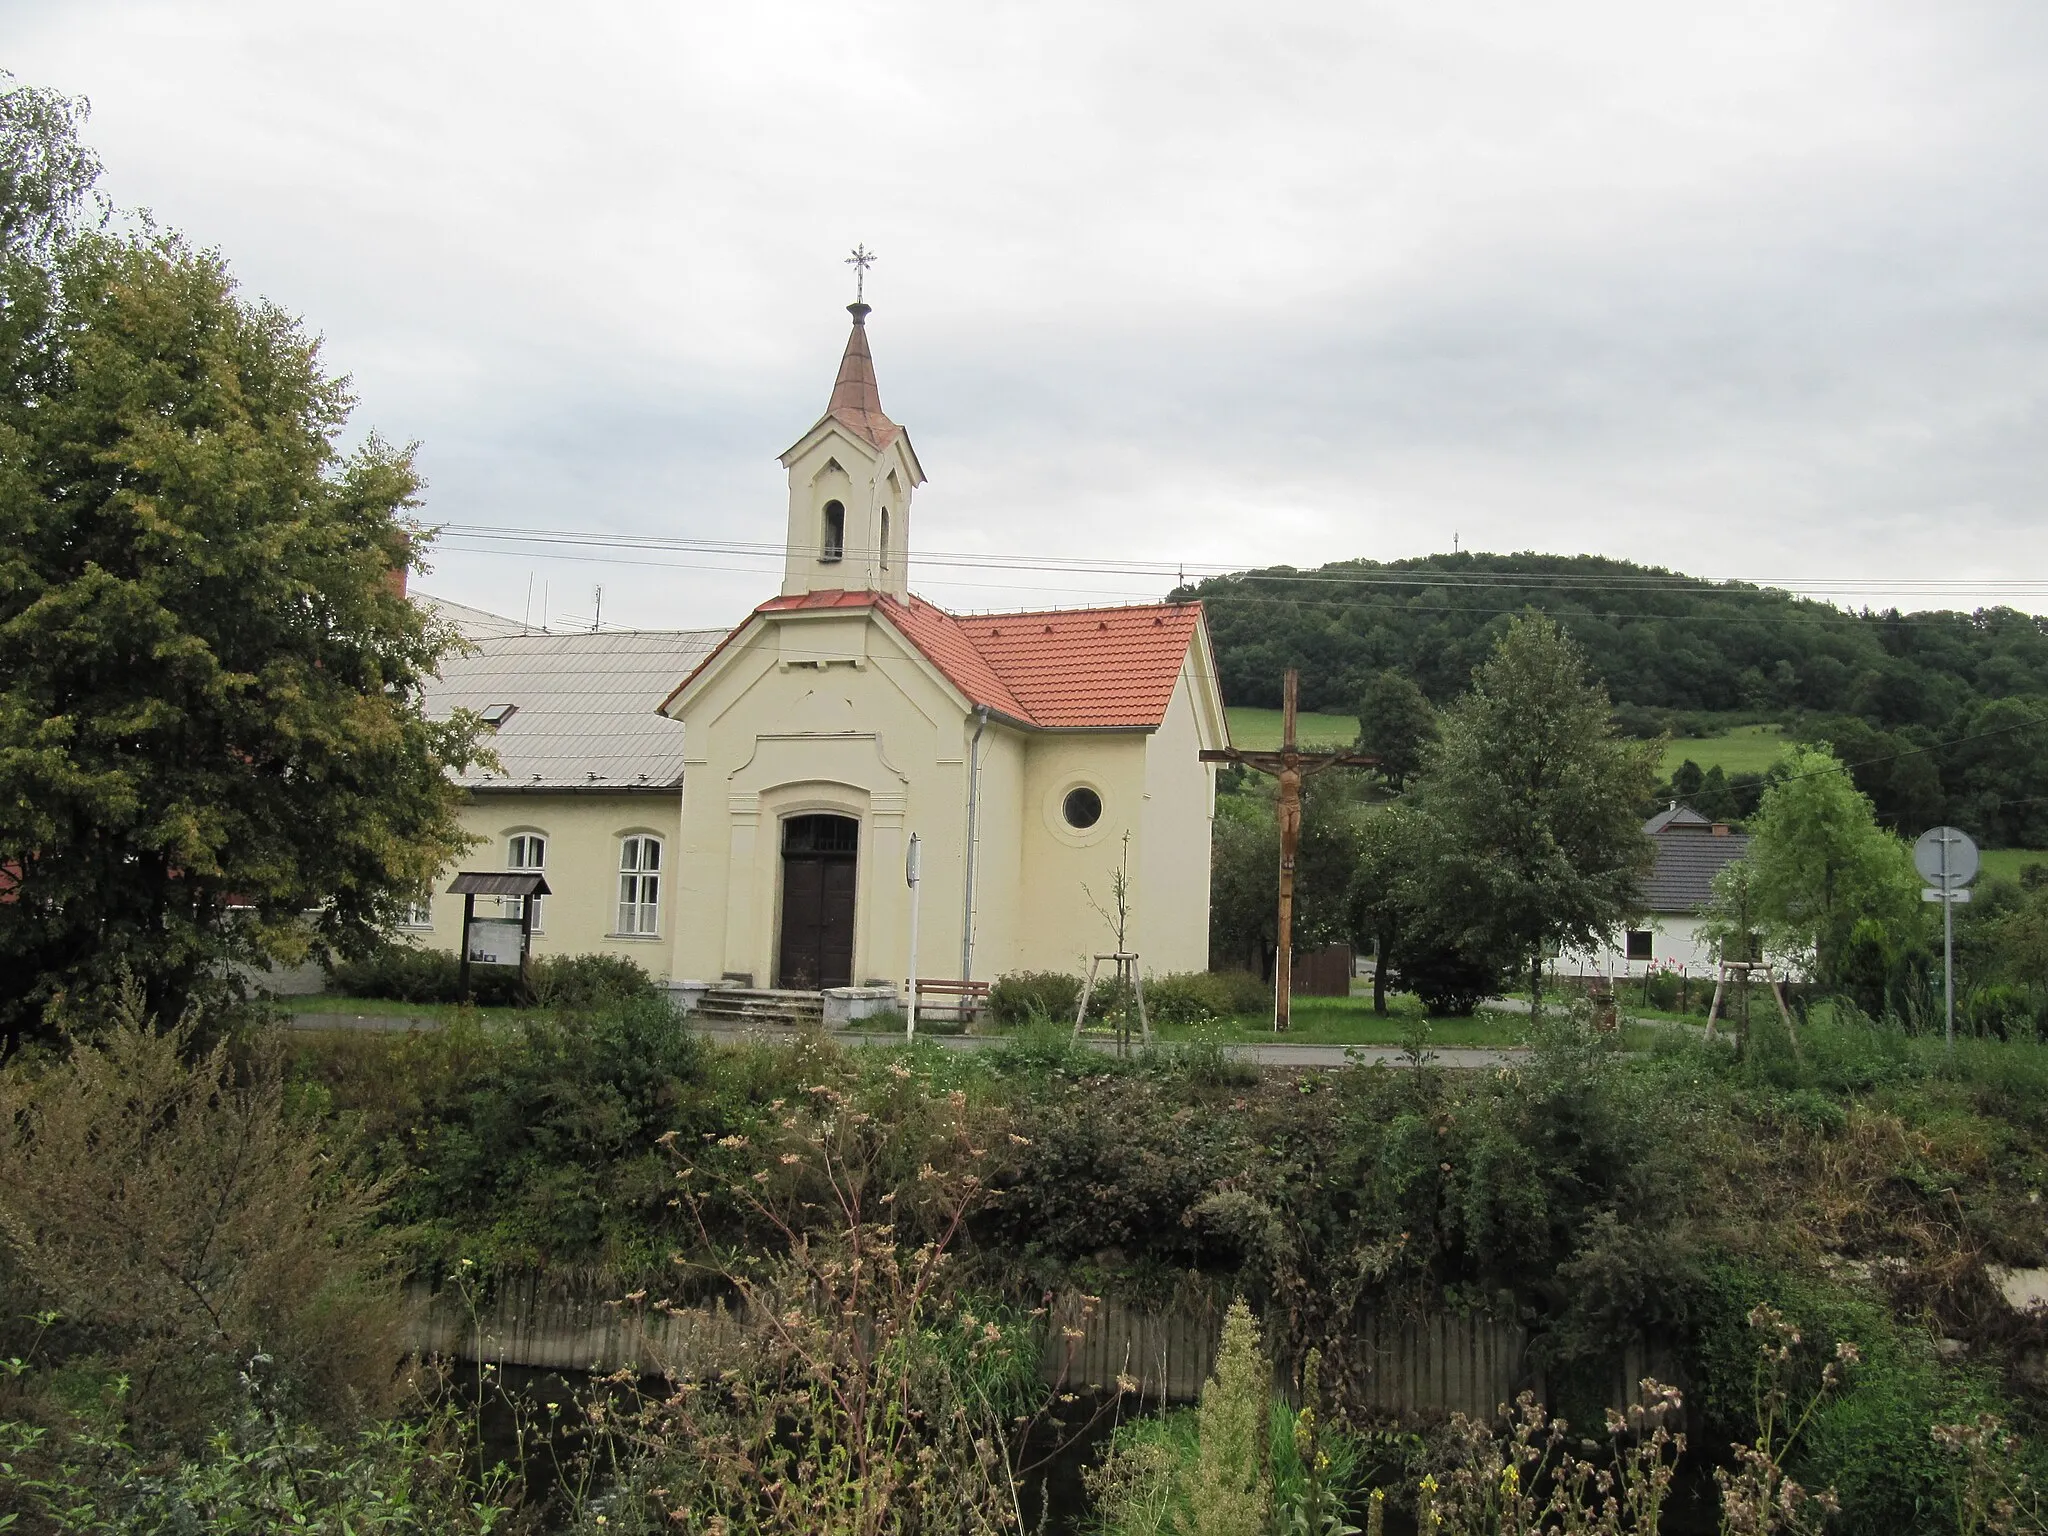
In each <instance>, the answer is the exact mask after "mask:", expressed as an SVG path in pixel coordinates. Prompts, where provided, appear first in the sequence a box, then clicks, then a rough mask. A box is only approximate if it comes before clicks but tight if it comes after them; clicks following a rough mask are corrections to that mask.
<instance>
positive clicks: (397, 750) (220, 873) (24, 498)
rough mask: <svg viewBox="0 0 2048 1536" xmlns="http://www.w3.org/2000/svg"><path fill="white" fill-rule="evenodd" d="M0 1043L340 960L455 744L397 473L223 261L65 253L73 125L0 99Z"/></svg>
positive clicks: (410, 862)
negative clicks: (105, 999) (3, 1036)
mask: <svg viewBox="0 0 2048 1536" xmlns="http://www.w3.org/2000/svg"><path fill="white" fill-rule="evenodd" d="M0 104H4V105H0V125H4V126H0V151H4V153H5V154H6V155H7V157H8V164H7V167H6V169H5V170H4V172H0V194H4V195H5V196H6V197H8V198H10V199H12V200H13V201H12V203H11V204H10V205H9V206H8V207H6V208H5V209H0V234H4V236H5V238H6V241H7V244H6V246H5V248H4V251H0V883H4V885H5V889H4V891H0V1029H5V1030H7V1031H9V1032H17V1031H19V1030H21V1029H23V1028H27V1027H33V1026H34V1024H35V1022H36V1020H37V1019H38V1018H39V1017H40V1016H41V1014H42V1012H43V1009H44V1007H45V1005H46V1004H47V1003H48V1002H49V1001H50V1000H52V999H53V998H54V997H56V996H57V995H58V994H60V993H68V994H71V995H73V996H77V995H79V994H81V993H90V992H94V991H104V990H106V989H108V988H110V987H112V986H114V985H115V984H117V982H118V981H119V979H120V978H121V977H122V976H123V975H128V976H132V977H133V978H134V979H135V980H136V982H138V983H139V984H140V985H141V986H142V988H143V989H144V994H145V997H146V1001H147V1006H148V1007H149V1008H150V1009H151V1010H152V1011H155V1012H158V1013H160V1014H174V1013H176V1012H177V1011H178V1010H180V1009H181V1008H182V1007H183V1006H184V1004H185V1003H186V1002H187V1001H188V1000H189V999H191V998H192V997H193V996H194V994H195V993H196V992H199V991H201V990H205V989H209V988H215V987H223V986H227V985H230V984H231V978H232V974H233V966H234V964H235V962H249V963H258V964H260V963H263V962H265V961H268V960H273V959H290V958H293V957H295V956H296V955H299V954H302V953H303V952H304V950H305V947H306V944H307V942H308V941H309V939H317V940H319V941H324V942H326V943H327V944H330V945H333V946H335V947H338V948H341V949H343V950H348V949H351V948H355V947H358V946H360V945H363V944H365V943H367V942H369V940H370V939H371V937H372V936H373V935H374V934H375V933H376V932H377V931H379V930H380V929H382V928H385V927H388V925H389V924H390V923H391V921H392V920H393V919H394V917H395V916H396V914H397V912H398V911H399V909H400V907H401V906H402V905H403V904H404V903H406V902H408V901H410V900H411V899H412V898H413V897H414V895H415V894H416V893H417V892H418V891H419V889H420V888H421V887H422V886H423V885H424V884H425V882H426V881H428V880H429V879H430V878H431V877H432V876H433V874H434V872H435V871H436V870H437V869H438V868H439V867H440V866H441V865H442V863H443V862H445V861H446V860H447V859H448V858H449V857H450V856H451V855H452V854H453V853H454V852H455V851H456V850H457V849H458V848H459V847H460V845H461V833H460V829H459V826H458V824H457V821H456V807H457V804H458V793H459V791H458V790H457V789H456V787H455V786H454V785H453V783H452V782H451V779H450V775H449V769H450V768H451V767H453V766H457V765H460V764H462V763H464V762H466V761H467V759H468V757H469V755H470V753H471V751H472V742H473V740H474V737H475V727H474V724H473V722H469V721H466V720H457V721H454V722H448V723H438V724H437V723H434V722H430V721H428V720H426V719H425V718H424V717H423V714H422V710H421V690H422V685H423V683H424V681H425V679H426V678H427V677H428V676H429V674H430V672H431V670H432V668H433V667H434V665H435V663H436V659H437V657H438V656H439V655H440V654H441V652H442V651H443V650H444V648H445V647H446V646H447V645H449V644H451V643H453V636H452V635H450V634H448V633H446V632H444V631H442V630H440V629H438V628H437V627H435V626H433V625H430V624H429V623H427V622H426V621H425V620H424V619H423V617H422V615H421V613H420V612H419V610H418V609H416V608H415V607H414V606H413V605H412V604H410V603H408V602H407V601H406V600H405V598H404V597H403V595H402V593H401V590H400V583H399V582H398V581H397V580H396V579H395V578H396V576H397V573H399V572H401V571H403V570H404V569H405V568H407V567H408V566H409V565H410V564H411V563H412V562H413V561H414V560H415V559H416V553H417V544H416V542H415V541H414V529H413V527H412V524H411V521H410V518H409V516H408V513H409V509H410V508H411V507H412V506H413V505H414V504H415V497H416V493H417V491H418V489H419V479H418V476H417V474H416V473H415V471H414V468H413V463H412V456H411V453H410V452H409V451H408V450H401V449H394V448H391V447H389V446H387V445H385V444H384V443H382V442H380V441H378V440H377V439H376V438H374V437H372V438H370V439H368V440H367V441H365V442H364V443H363V444H362V445H361V446H360V447H358V448H356V449H355V450H354V451H353V452H349V453H344V452H343V451H342V450H341V448H340V446H339V438H340V436H341V433H342V431H343V429H344V427H345V425H346V423H347V421H348V417H349V411H350V407H351V405H352V403H353V402H352V400H351V398H350V396H349V393H348V390H347V387H346V384H345V382H344V381H342V380H339V379H336V378H333V377H331V376H329V375H328V374H327V373H326V372H325V371H324V370H323V369H322V367H321V365H320V361H319V358H318V355H317V347H316V344H315V342H314V341H313V340H312V339H311V338H309V337H308V336H306V335H305V333H304V332H303V331H302V330H301V329H300V327H299V326H298V324H297V323H296V322H295V321H294V320H293V319H292V318H291V317H289V316H288V315H286V314H285V313H284V312H282V311H281V310H279V309H277V308H276V307H275V306H273V305H270V304H267V303H262V302H255V301H251V300H248V299H245V298H244V297H243V296H242V295H240V294H239V293H238V292H237V291H236V288H235V284H234V281H233V279H232V278H231V277H230V275H229V273H228V270H227V268H226V266H225V264H224V263H223V262H222V260H221V259H220V258H219V257H218V256H216V255H214V254H213V253H211V252H202V251H195V250H194V249H192V248H191V247H190V246H189V245H187V244H186V243H185V242H184V241H182V240H180V239H179V238H177V237H176V236H174V235H169V234H165V233H161V232H159V231H156V230H154V229H153V228H150V227H148V226H147V225H143V226H141V227H129V228H110V227H107V226H105V225H104V224H103V225H102V226H101V227H97V228H84V227H80V221H78V220H76V219H75V218H72V217H70V216H69V215H70V212H71V210H72V209H74V208H75V207H76V206H77V205H78V203H79V200H80V199H81V198H82V197H83V196H84V195H85V194H86V193H87V191H88V190H89V187H90V180H91V175H90V173H91V170H92V164H91V161H90V158H89V156H85V155H84V152H83V151H80V150H78V148H77V146H76V144H75V139H74V136H73V130H74V128H75V124H76V122H77V119H78V115H79V113H78V109H77V108H76V107H75V106H70V105H68V104H65V103H63V102H62V101H61V99H57V98H52V97H50V96H49V95H48V93H36V92H26V93H25V92H23V91H21V90H19V89H17V90H15V91H13V92H10V93H8V94H7V95H5V96H0Z"/></svg>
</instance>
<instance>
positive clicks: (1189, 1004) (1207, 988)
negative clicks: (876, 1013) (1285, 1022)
mask: <svg viewBox="0 0 2048 1536" xmlns="http://www.w3.org/2000/svg"><path fill="white" fill-rule="evenodd" d="M1125 1001H1126V999H1125V997H1124V989H1123V988H1122V987H1120V986H1119V985H1118V984H1117V982H1116V981H1115V980H1114V978H1110V979H1105V978H1103V977H1101V976H1097V977H1096V978H1095V991H1094V993H1093V994H1092V995H1091V996H1090V998H1089V1001H1088V1011H1089V1013H1090V1014H1091V1015H1102V1016H1108V1015H1111V1014H1114V1013H1115V1012H1116V1011H1117V1010H1119V1009H1120V1008H1122V1007H1123V1006H1124V1003H1125ZM988 1002H989V1013H990V1014H991V1015H992V1016H993V1017H994V1018H995V1020H996V1022H997V1023H999V1024H1029V1023H1034V1022H1038V1021H1041V1020H1061V1019H1065V1020H1071V1019H1072V1018H1073V1017H1074V1010H1075V1009H1076V1008H1078V1007H1079V1006H1080V1002H1081V978H1080V977H1079V976H1070V975H1068V974H1066V973H1065V972H1064V971H1014V972H1012V973H1011V974H1009V975H1007V976H1002V977H998V978H997V980H996V982H995V984H994V985H993V986H991V987H990V988H989V993H988ZM1272 1006H1273V989H1272V988H1271V987H1268V986H1267V985H1266V984H1265V983H1264V982H1262V981H1260V980H1259V979H1258V977H1256V976H1253V975H1252V974H1250V973H1249V972H1247V971H1173V972H1169V973H1168V974H1166V975H1164V976H1148V977H1146V978H1145V1011H1146V1014H1147V1015H1148V1016H1149V1017H1150V1018H1151V1020H1152V1022H1153V1023H1155V1024H1200V1023H1204V1022H1206V1021H1208V1020H1210V1019H1228V1018H1232V1017H1235V1016H1237V1015H1239V1014H1263V1013H1266V1012H1268V1011H1269V1010H1270V1009H1271V1008H1272Z"/></svg>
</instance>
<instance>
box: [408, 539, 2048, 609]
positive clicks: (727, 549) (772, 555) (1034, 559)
mask: <svg viewBox="0 0 2048 1536" xmlns="http://www.w3.org/2000/svg"><path fill="white" fill-rule="evenodd" d="M438 531H439V532H441V533H445V534H449V535H452V536H455V537H459V538H465V539H473V540H484V541H491V542H507V543H521V544H568V545H584V546H597V547H604V548H615V549H639V550H655V551H660V552H664V553H677V554H727V555H742V556H751V557H755V558H759V559H763V560H778V561H779V560H781V559H783V558H784V557H785V555H786V554H787V553H788V552H789V551H790V550H792V549H794V551H795V552H796V553H797V554H799V555H818V554H821V553H823V548H822V546H810V545H794V546H792V545H788V544H785V543H782V542H770V541H766V540H744V539H693V538H681V537H676V536H672V535H664V534H623V533H606V532H586V531H583V530H579V529H561V528H519V527H512V526H506V525H494V524H483V523H443V524H440V525H439V528H438ZM846 553H847V555H848V556H849V557H854V556H862V557H872V555H873V554H874V551H872V550H858V549H848V550H847V551H846ZM913 558H915V559H916V560H917V562H918V563H919V564H922V565H927V566H932V565H937V566H950V567H982V568H993V569H1002V570H1042V571H1052V572H1064V573H1072V574H1081V573H1089V572H1093V573H1101V574H1107V575H1131V576H1156V577H1159V578H1160V579H1162V580H1164V579H1167V578H1169V577H1170V578H1173V579H1174V580H1175V582H1176V583H1179V584H1184V583H1185V580H1186V577H1187V575H1188V573H1190V572H1193V573H1194V574H1195V575H1196V577H1197V578H1198V579H1218V578H1236V579H1241V580H1254V581H1268V582H1305V583H1315V584H1319V585H1329V586H1396V587H1475V586H1476V587H1484V586H1499V587H1516V588H1521V587H1544V586H1559V587H1573V586H1578V587H1598V588H1602V589H1605V590H1608V591H1640V592H1698V593H1714V592H1721V593H1733V594H1739V595H1743V596H1753V597H1771V596H1779V597H1783V598H1785V599H1788V600H1791V601H1800V600H1802V597H1803V594H1804V593H1807V592H1836V593H1843V594H1854V593H1872V594H1879V595H1883V594H1889V593H1901V592H1914V593H1919V592H1924V593H1927V594H1929V595H1939V594H1942V593H1971V592H1992V591H1998V592H2009V593H2011V594H2014V595H2043V594H2048V580H2041V579H2033V578H2026V579H2022V578H1999V577H1990V578H1984V579H1969V580H1964V579H1946V578H1932V577H1910V578H1904V577H1902V578H1888V577H1868V576H1853V577H1842V576H1837V577H1799V578H1786V577H1776V578H1759V577H1740V576H1694V575H1688V574H1685V573H1682V572H1660V571H1654V570H1636V571H1628V572H1615V573H1602V572H1564V571H1560V572H1548V571H1532V572H1495V571H1481V570H1474V571H1447V570H1410V571H1396V570H1392V569H1385V568H1383V569H1381V570H1378V571H1364V570H1359V571H1355V572H1343V571H1339V572H1332V571H1330V570H1329V569H1328V568H1327V567H1325V568H1320V569H1317V570H1297V569H1295V568H1293V567H1267V568H1254V569H1247V568H1245V567H1243V566H1237V565H1214V564H1203V563H1199V562H1188V561H1181V560H1127V559H1101V558H1089V557H1084V556H1071V555H1038V554H1030V553H1002V552H995V551H987V550H921V551H919V552H917V553H916V555H915V556H914V557H913ZM1541 558H1569V557H1561V556H1554V557H1541ZM1335 563H1336V564H1338V565H1340V566H1341V565H1344V564H1349V563H1351V562H1342V561H1340V562H1335ZM1804 600H1806V601H1816V599H1812V598H1805V599H1804Z"/></svg>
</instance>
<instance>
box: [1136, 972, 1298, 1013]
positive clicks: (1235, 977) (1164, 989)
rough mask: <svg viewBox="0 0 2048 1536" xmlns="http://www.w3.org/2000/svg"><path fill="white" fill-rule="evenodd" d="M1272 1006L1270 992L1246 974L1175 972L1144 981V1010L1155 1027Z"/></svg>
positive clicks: (1253, 1010)
mask: <svg viewBox="0 0 2048 1536" xmlns="http://www.w3.org/2000/svg"><path fill="white" fill-rule="evenodd" d="M1272 1007H1273V989H1272V988H1271V987H1269V986H1267V985H1266V984H1265V983H1264V982H1262V981H1260V980H1259V978H1258V977H1256V976H1254V975H1252V974H1251V972H1249V971H1175V972H1172V973H1170V974H1168V975H1165V976H1152V977H1148V978H1146V981H1145V1009H1146V1012H1147V1013H1148V1014H1150V1015H1151V1018H1152V1022H1153V1023H1155V1024H1201V1023H1205V1022H1207V1021H1208V1020H1211V1019H1228V1018H1233V1017H1235V1016H1237V1015H1239V1014H1265V1013H1269V1012H1271V1010H1272Z"/></svg>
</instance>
